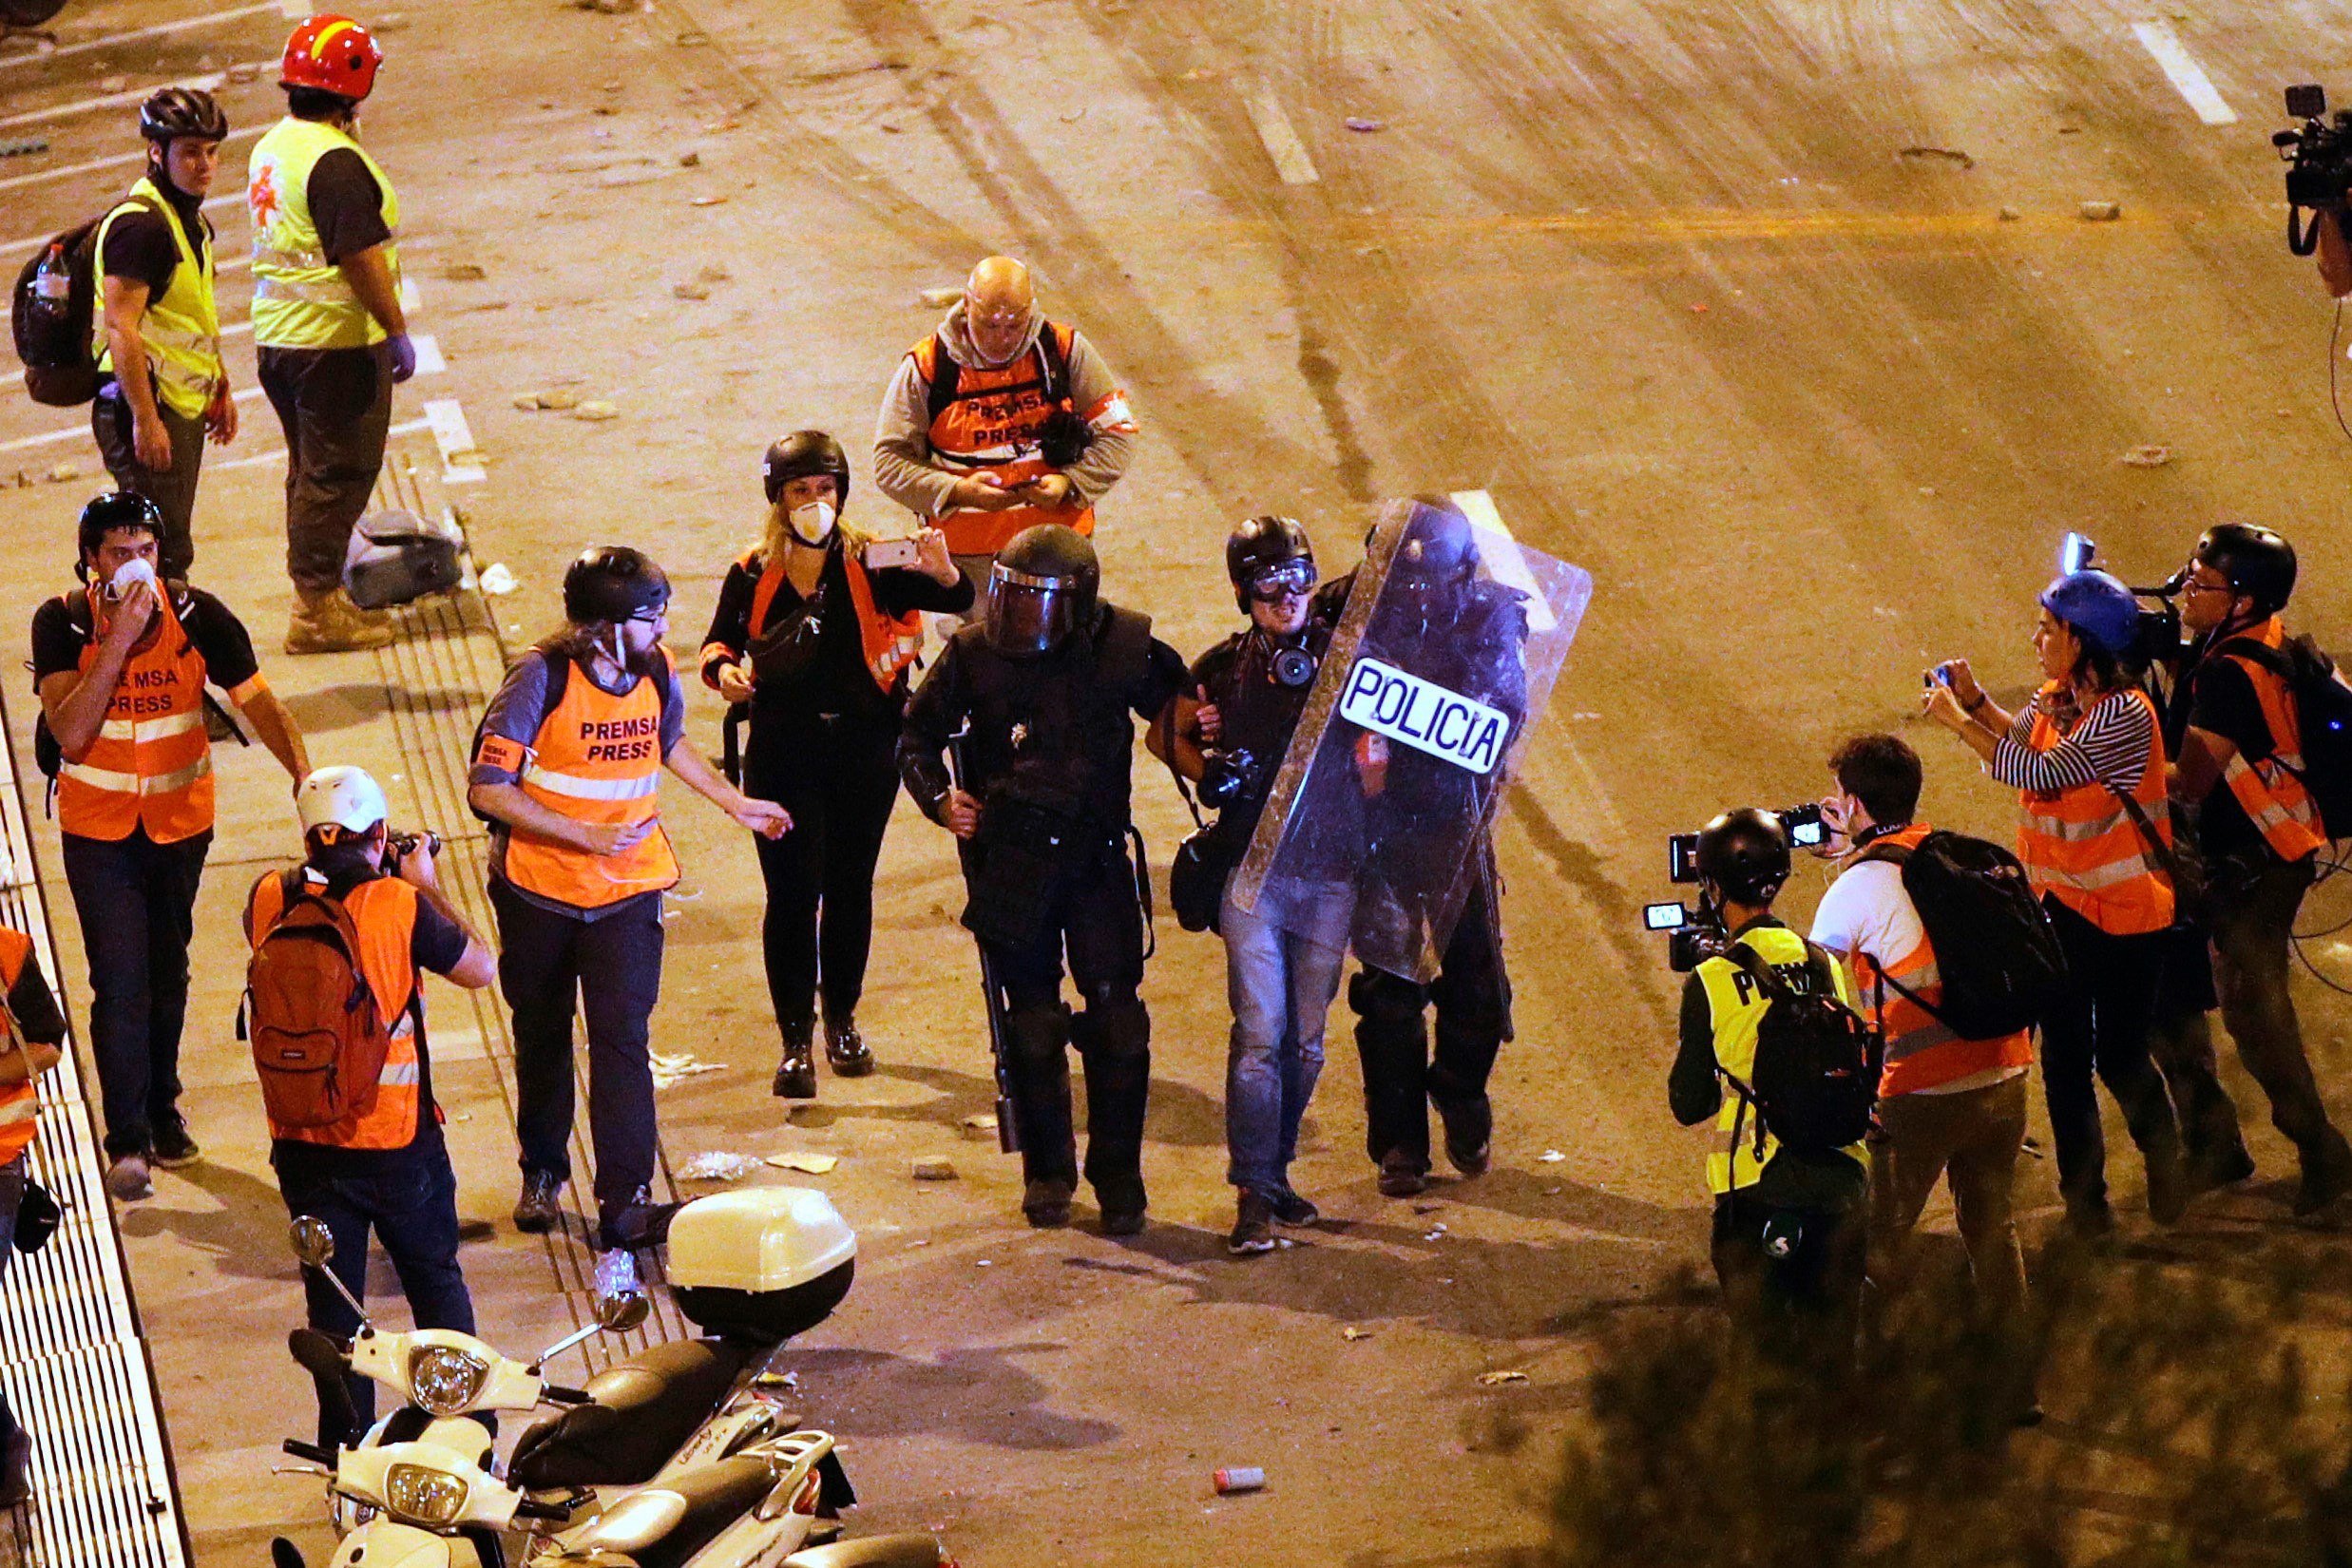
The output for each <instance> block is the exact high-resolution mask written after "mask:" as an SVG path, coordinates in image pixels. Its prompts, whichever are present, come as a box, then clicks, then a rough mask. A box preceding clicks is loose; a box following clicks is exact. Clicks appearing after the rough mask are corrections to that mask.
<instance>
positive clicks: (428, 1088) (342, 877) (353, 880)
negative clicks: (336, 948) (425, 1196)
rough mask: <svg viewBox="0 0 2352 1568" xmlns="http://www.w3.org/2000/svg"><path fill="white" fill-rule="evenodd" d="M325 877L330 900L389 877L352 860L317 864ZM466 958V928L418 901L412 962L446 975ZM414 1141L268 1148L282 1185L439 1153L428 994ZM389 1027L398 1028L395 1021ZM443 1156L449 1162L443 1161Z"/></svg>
mask: <svg viewBox="0 0 2352 1568" xmlns="http://www.w3.org/2000/svg"><path fill="white" fill-rule="evenodd" d="M312 865H313V866H314V867H315V868H316V870H320V871H323V872H324V873H325V874H326V877H327V895H328V896H329V897H330V898H338V899H339V898H343V897H347V896H348V895H349V894H350V892H351V890H352V889H354V888H356V887H358V886H359V885H360V884H361V883H364V882H373V881H374V880H375V879H376V878H378V877H380V876H383V875H385V874H386V873H385V872H384V871H383V870H381V869H379V868H377V867H374V866H372V865H367V864H363V863H360V862H358V861H356V860H354V859H353V858H352V857H350V856H338V857H336V858H335V859H334V860H326V859H319V860H314V861H313V862H312ZM465 956H466V931H465V927H461V926H459V925H458V924H457V922H455V921H454V920H451V919H450V918H449V916H448V915H446V914H443V913H442V912H441V910H440V908H438V907H436V906H435V905H434V903H433V901H432V900H431V899H430V898H426V897H424V896H423V895H421V894H420V895H419V896H418V898H417V900H416V925H415V927H414V928H413V929H412V930H411V932H410V935H409V957H410V959H411V962H413V963H414V964H415V965H416V966H417V967H418V968H419V969H422V970H430V971H431V972H432V973H434V974H437V975H447V974H448V973H449V971H450V970H452V969H454V968H456V967H457V966H458V964H459V962H460V961H461V960H463V959H464V958H465ZM415 1014H416V1136H415V1137H414V1138H411V1139H410V1140H409V1143H408V1146H407V1147H405V1148H400V1149H338V1148H335V1146H333V1145H332V1144H325V1143H308V1142H305V1141H303V1140H302V1139H300V1138H276V1139H273V1140H272V1141H271V1144H270V1163H271V1164H273V1165H275V1166H276V1167H277V1174H278V1176H279V1178H280V1179H281V1180H285V1179H294V1180H304V1179H307V1180H312V1181H332V1180H335V1179H336V1178H337V1177H350V1176H377V1175H381V1174H383V1173H384V1172H385V1171H387V1170H390V1169H392V1168H395V1167H398V1166H401V1165H405V1164H407V1163H408V1162H409V1161H411V1160H412V1159H414V1158H415V1157H417V1156H419V1155H433V1154H437V1153H439V1152H440V1151H441V1149H442V1147H443V1144H442V1138H441V1117H440V1113H439V1110H438V1108H437V1107H436V1105H435V1104H434V1101H433V1098H432V1055H431V1053H430V1051H429V1050H427V1049H426V1043H425V993H424V990H423V988H422V983H421V982H420V984H419V988H418V990H417V992H416V1002H415ZM384 1022H385V1023H386V1024H387V1025H388V1026H389V1025H392V1024H396V1023H398V1022H399V1021H398V1020H396V1019H386V1020H385V1021H384ZM444 1157H445V1158H446V1156H444Z"/></svg>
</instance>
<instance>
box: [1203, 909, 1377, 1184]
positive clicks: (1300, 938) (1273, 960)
mask: <svg viewBox="0 0 2352 1568" xmlns="http://www.w3.org/2000/svg"><path fill="white" fill-rule="evenodd" d="M1354 905H1355V890H1354V889H1353V888H1352V887H1350V886H1349V885H1348V884H1346V883H1332V884H1325V885H1317V886H1309V887H1300V886H1296V885H1293V886H1290V887H1286V888H1272V887H1270V888H1267V889H1264V890H1263V891H1261V892H1260V894H1259V896H1258V904H1257V908H1255V909H1249V910H1245V909H1243V908H1240V907H1239V906H1238V905H1236V904H1235V903H1234V902H1233V882H1232V880H1231V879H1230V878H1228V879H1227V882H1226V886H1225V903H1224V907H1223V908H1221V909H1220V910H1219V911H1218V913H1217V929H1218V932H1219V933H1220V934H1221V935H1222V936H1223V937H1224V939H1225V993H1226V998H1227V1000H1228V1001H1229V1002H1231V1004H1233V1044H1232V1047H1231V1049H1230V1051H1229V1052H1228V1054H1227V1056H1226V1061H1225V1143H1226V1149H1227V1153H1228V1157H1229V1160H1230V1163H1229V1165H1228V1167H1227V1171H1226V1180H1228V1181H1230V1182H1231V1183H1233V1185H1234V1186H1236V1187H1251V1188H1255V1189H1256V1190H1257V1191H1259V1192H1261V1193H1270V1194H1271V1193H1276V1192H1281V1191H1283V1190H1284V1189H1286V1188H1288V1187H1289V1186H1290V1182H1291V1176H1290V1171H1291V1158H1292V1157H1294V1156H1296V1155H1297V1153H1298V1124H1299V1119H1301V1118H1302V1117H1304V1116H1305V1115H1306V1114H1307V1101H1308V1100H1310V1099H1311V1098H1313V1096H1314V1092H1315V1080H1316V1079H1317V1078H1319V1077H1321V1076H1322V1073H1323V1026H1324V1020H1325V1018H1326V1017H1327V1015H1328V1014H1329V1012H1330V1008H1331V999H1332V998H1333V997H1335V996H1337V995H1338V994H1339V977H1340V971H1341V970H1342V969H1343V968H1344V967H1346V966H1347V963H1348V919H1349V917H1350V915H1351V913H1352V912H1353V909H1354Z"/></svg>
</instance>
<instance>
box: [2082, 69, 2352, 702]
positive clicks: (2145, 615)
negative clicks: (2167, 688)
mask: <svg viewBox="0 0 2352 1568" xmlns="http://www.w3.org/2000/svg"><path fill="white" fill-rule="evenodd" d="M2311 90H2312V91H2313V92H2317V91H2319V90H2320V89H2319V88H2317V87H2313V88H2312V89H2311ZM2094 568H2099V569H2104V567H2103V564H2102V563H2101V562H2100V560H2099V546H2098V545H2097V543H2096V542H2095V541H2094V540H2093V539H2092V538H2091V536H2090V535H2088V534H2080V533H2070V534H2068V535H2067V536H2066V539H2065V542H2064V543H2062V544H2061V545H2059V546H2058V570H2059V571H2060V572H2061V573H2065V572H2083V571H2090V570H2093V569H2094ZM2188 581H2189V568H2188V567H2187V566H2183V567H2182V568H2181V569H2180V570H2178V571H2176V572H2174V573H2173V574H2172V575H2171V576H2170V577H2168V578H2166V579H2165V580H2164V581H2163V582H2161V583H2151V584H2150V585H2149V586H2147V587H2144V588H2143V587H2133V586H2132V584H2130V583H2126V584H2125V586H2126V587H2130V588H2131V589H2132V595H2133V596H2134V597H2136V598H2140V599H2152V600H2154V601H2156V604H2157V607H2156V608H2155V609H2152V610H2151V609H2142V610H2141V611H2140V623H2139V627H2138V629H2137V631H2136V632H2135V633H2134V634H2133V636H2132V648H2131V652H2130V653H2129V654H2128V655H2126V658H2125V661H2126V662H2127V663H2132V664H2167V663H2170V662H2171V661H2172V660H2176V659H2178V658H2179V657H2180V651H2181V611H2180V606H2179V605H2178V604H2176V603H2174V602H2173V601H2174V600H2176V599H2178V598H2179V597H2180V592H2181V585H2182V584H2183V583H2187V582H2188Z"/></svg>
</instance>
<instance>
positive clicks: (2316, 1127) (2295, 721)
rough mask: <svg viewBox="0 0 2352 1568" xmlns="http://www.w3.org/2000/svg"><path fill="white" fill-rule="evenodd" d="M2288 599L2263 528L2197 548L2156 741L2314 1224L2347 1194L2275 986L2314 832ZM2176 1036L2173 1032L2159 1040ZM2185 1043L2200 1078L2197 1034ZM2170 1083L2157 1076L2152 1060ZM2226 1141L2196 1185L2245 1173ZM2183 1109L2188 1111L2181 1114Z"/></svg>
mask: <svg viewBox="0 0 2352 1568" xmlns="http://www.w3.org/2000/svg"><path fill="white" fill-rule="evenodd" d="M2294 592H2295V548H2294V546H2293V545H2289V544H2288V543H2287V542H2286V541H2285V539H2283V538H2281V537H2280V536H2279V535H2277V534H2276V533H2273V532H2272V531H2271V530H2269V529H2268V528H2261V527H2255V526H2251V525H2248V524H2245V523H2223V524H2219V525H2217V526H2214V527H2212V528H2209V529H2208V530H2207V531H2206V533H2205V536H2204V537H2203V538H2201V539H2199V540H2198V541H2197V547H2196V551H2195V553H2194V555H2193V556H2192V557H2191V558H2190V560H2189V572H2188V575H2187V576H2186V577H2185V578H2183V579H2182V580H2181V597H2180V606H2181V623H2182V625H2183V626H2184V627H2186V628H2187V629H2188V630H2189V632H2190V633H2191V634H2192V635H2193V638H2194V641H2192V642H2191V644H2190V645H2189V652H2188V658H2187V661H2186V668H2185V670H2184V672H2183V675H2182V678H2181V679H2179V680H2177V681H2175V682H2174V683H2173V688H2172V698H2173V700H2172V704H2171V709H2170V713H2168V714H2167V715H2166V732H2165V733H2166V735H2167V736H2168V737H2170V738H2172V739H2173V740H2175V742H2176V749H2177V752H2178V755H2179V757H2180V761H2179V764H2178V766H2176V767H2175V768H2174V769H2173V770H2172V794H2173V797H2174V798H2175V799H2177V800H2179V801H2181V802H2182V803H2183V804H2184V805H2189V806H2196V807H2199V808H2200V810H2199V811H2198V813H2197V815H2196V832H2197V843H2198V848H2199V850H2200V851H2202V852H2203V855H2204V858H2205V862H2206V867H2207V875H2206V899H2205V908H2204V909H2203V910H2201V911H2200V912H2201V914H2202V915H2203V917H2204V924H2205V925H2206V927H2207V928H2208V930H2209V933H2210V935H2211V938H2212V959H2213V980H2214V983H2215V986H2216V988H2217V990H2218V992H2219V995H2220V1002H2221V1010H2222V1020H2223V1022H2224V1023H2227V1024H2228V1026H2229V1038H2230V1039H2231V1040H2233V1041H2235V1042H2237V1047H2238V1058H2239V1060H2240V1061H2243V1062H2245V1063H2246V1070H2247V1072H2248V1073H2250V1074H2251V1075H2252V1076H2253V1078H2254V1080H2255V1081H2256V1082H2257V1083H2260V1084H2261V1085H2262V1087H2263V1093H2264V1094H2266V1096H2268V1097H2269V1100H2270V1117H2271V1120H2272V1121H2274V1122H2275V1123H2276V1124H2277V1126H2278V1129H2279V1131H2280V1132H2281V1133H2283V1134H2285V1136H2286V1138H2287V1140H2288V1141H2289V1142H2291V1143H2293V1144H2294V1145H2295V1150H2296V1153H2297V1154H2298V1155H2299V1156H2300V1157H2301V1161H2302V1165H2303V1184H2302V1186H2301V1188H2300V1189H2299V1190H2298V1191H2297V1193H2296V1195H2295V1213H2297V1214H2317V1213H2318V1212H2319V1211H2320V1210H2322V1209H2324V1208H2326V1207H2327V1206H2328V1205H2329V1204H2331V1203H2334V1202H2335V1201H2336V1200H2337V1199H2338V1198H2340V1197H2342V1196H2343V1195H2344V1194H2345V1193H2346V1192H2347V1191H2352V1149H2348V1148H2346V1146H2345V1143H2344V1137H2343V1134H2342V1133H2341V1132H2339V1131H2338V1130H2337V1129H2336V1127H2335V1126H2334V1124H2333V1123H2331V1122H2330V1121H2329V1120H2328V1119H2327V1107H2326V1105H2325V1104H2324V1103H2323V1101H2322V1100H2321V1098H2320V1091H2319V1085H2318V1084H2317V1082H2315V1081H2314V1080H2313V1079H2312V1076H2311V1060H2310V1058H2309V1056H2308V1055H2306V1054H2305V1052H2304V1042H2303V1024H2302V1021H2301V1020H2299V1019H2298V1018H2297V1017H2296V1016H2295V1001H2294V997H2293V996H2292V995H2291V994H2290V992H2289V991H2288V988H2287V974H2288V971H2289V970H2290V969H2291V968H2292V967H2293V959H2292V956H2291V949H2290V947H2289V944H2290V941H2291V939H2292V937H2293V935H2294V929H2295V913H2296V911H2297V910H2298V909H2300V908H2302V907H2303V898H2304V893H2305V892H2307V891H2309V890H2310V888H2311V884H2312V881H2313V879H2314V876H2315V874H2316V868H2317V866H2318V864H2319V861H2320V858H2321V852H2322V851H2324V850H2325V849H2326V848H2327V847H2328V842H2329V841H2328V836H2327V826H2326V824H2325V823H2323V821H2321V820H2320V813H2319V808H2318V806H2317V804H2316V803H2315V802H2314V801H2313V800H2312V798H2311V793H2310V791H2309V790H2307V789H2305V788H2304V750H2303V733H2302V727H2301V722H2300V716H2299V714H2298V713H2297V711H2296V706H2295V696H2294V691H2293V689H2292V687H2291V686H2290V685H2289V683H2288V679H2287V677H2286V675H2285V671H2286V670H2287V669H2289V668H2291V665H2289V664H2288V663H2287V662H2286V656H2287V654H2288V652H2289V650H2288V647H2287V637H2286V628H2285V624H2284V622H2282V621H2280V619H2279V612H2280V611H2282V610H2284V609H2285V608H2286V602H2287V601H2288V600H2289V599H2290V598H2292V597H2293V596H2294ZM2167 1032H2168V1034H2169V1035H2170V1036H2171V1038H2173V1039H2178V1038H2179V1034H2180V1031H2179V1030H2178V1029H2177V1028H2175V1029H2172V1030H2168V1031H2167ZM2191 1032H2192V1034H2193V1035H2195V1036H2197V1037H2201V1038H2200V1039H2199V1043H2200V1044H2201V1046H2202V1049H2201V1051H2200V1052H2199V1055H2200V1056H2201V1058H2202V1059H2203V1061H2202V1062H2201V1065H2203V1066H2204V1067H2205V1069H2206V1070H2205V1072H2204V1073H2203V1074H2199V1075H2197V1076H2198V1077H2199V1078H2200V1079H2203V1078H2207V1077H2209V1073H2210V1061H2211V1057H2212V1043H2211V1034H2210V1031H2209V1029H2208V1028H2207V1027H2206V1026H2205V1023H2204V1019H2203V1015H2202V1014H2199V1015H2197V1017H2196V1018H2195V1020H2194V1021H2193V1023H2192V1025H2191ZM2166 1069H2167V1071H2168V1072H2170V1070H2171V1063H2170V1061H2167V1062H2166ZM2220 1103H2221V1104H2222V1105H2223V1106H2228V1128H2227V1130H2228V1133H2229V1134H2230V1135H2232V1138H2231V1141H2232V1142H2233V1143H2234V1144H2235V1147H2234V1149H2228V1148H2227V1146H2226V1148H2225V1152H2226V1153H2234V1154H2235V1155H2236V1157H2237V1162H2236V1163H2235V1165H2234V1166H2225V1167H2223V1168H2221V1169H2218V1170H2210V1171H2209V1172H2208V1173H2207V1178H2208V1179H2209V1180H2211V1181H2214V1182H2216V1183H2218V1182H2220V1181H2226V1180H2238V1179H2243V1178H2245V1177H2246V1176H2251V1175H2252V1174H2253V1168H2254V1167H2253V1161H2252V1160H2251V1159H2250V1158H2248V1157H2247V1154H2246V1148H2245V1144H2244V1143H2243V1142H2237V1141H2236V1140H2235V1135H2236V1133H2237V1118H2236V1112H2235V1107H2234V1106H2229V1102H2228V1099H2227V1098H2226V1097H2223V1098H2222V1100H2221V1101H2220ZM2184 1109H2186V1107H2184Z"/></svg>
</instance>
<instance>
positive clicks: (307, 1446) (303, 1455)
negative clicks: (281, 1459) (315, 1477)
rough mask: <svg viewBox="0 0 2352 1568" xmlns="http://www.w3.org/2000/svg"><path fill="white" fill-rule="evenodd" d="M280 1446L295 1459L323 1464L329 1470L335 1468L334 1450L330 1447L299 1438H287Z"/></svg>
mask: <svg viewBox="0 0 2352 1568" xmlns="http://www.w3.org/2000/svg"><path fill="white" fill-rule="evenodd" d="M280 1446H281V1447H282V1448H283V1450H284V1451H285V1452H286V1453H289V1454H292V1455H293V1456H294V1457H295V1458H296V1459H306V1460H309V1461H310V1462H311V1463H313V1464H323V1465H325V1466H326V1467H327V1468H328V1469H330V1470H332V1469H334V1468H335V1450H334V1449H332V1448H325V1447H321V1446H320V1445H319V1444H316V1443H305V1442H303V1441H302V1440H301V1439H300V1438H288V1439H287V1440H286V1441H285V1442H284V1444H281V1445H280Z"/></svg>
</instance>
